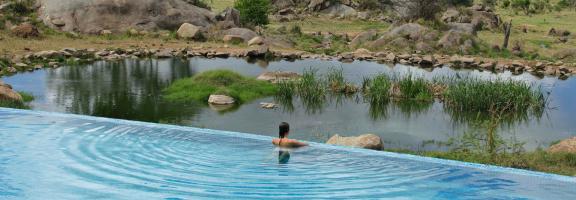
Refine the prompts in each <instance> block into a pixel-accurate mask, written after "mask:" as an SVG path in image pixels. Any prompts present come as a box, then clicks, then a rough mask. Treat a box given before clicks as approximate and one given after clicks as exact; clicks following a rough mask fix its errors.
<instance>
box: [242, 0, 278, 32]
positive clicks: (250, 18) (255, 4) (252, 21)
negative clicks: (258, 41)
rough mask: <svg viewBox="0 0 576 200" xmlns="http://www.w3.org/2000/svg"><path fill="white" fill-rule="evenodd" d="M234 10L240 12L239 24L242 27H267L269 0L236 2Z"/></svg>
mask: <svg viewBox="0 0 576 200" xmlns="http://www.w3.org/2000/svg"><path fill="white" fill-rule="evenodd" d="M234 8H236V9H237V10H238V11H240V23H242V24H243V25H244V26H261V25H267V24H268V23H269V21H268V11H269V10H270V0H237V1H236V2H235V3H234Z"/></svg>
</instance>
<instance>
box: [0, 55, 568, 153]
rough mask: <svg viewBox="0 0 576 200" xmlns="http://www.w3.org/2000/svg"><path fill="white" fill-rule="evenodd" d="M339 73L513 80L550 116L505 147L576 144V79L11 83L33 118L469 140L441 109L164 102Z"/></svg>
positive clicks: (396, 144)
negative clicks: (340, 76) (178, 92)
mask: <svg viewBox="0 0 576 200" xmlns="http://www.w3.org/2000/svg"><path fill="white" fill-rule="evenodd" d="M333 67H337V68H340V67H341V68H342V69H343V73H344V76H345V77H346V78H347V79H348V80H349V81H351V82H354V83H356V84H360V83H361V82H362V80H363V78H364V77H370V76H374V75H376V74H379V73H387V74H395V75H402V74H408V73H410V74H413V75H416V76H424V77H427V78H433V77H437V76H446V75H458V76H473V77H481V78H512V79H515V80H522V81H527V82H530V83H533V84H536V85H539V86H541V87H542V88H543V89H544V91H547V92H550V98H551V101H550V106H549V107H550V108H551V109H547V110H546V112H545V113H544V114H543V115H542V116H539V117H534V116H530V117H528V118H527V119H526V120H523V121H521V122H518V123H513V124H511V125H509V126H505V127H503V128H502V129H501V130H500V132H501V133H502V134H503V137H504V138H508V137H512V136H515V138H517V140H519V141H521V142H526V145H525V148H527V149H534V148H537V147H547V146H548V145H549V144H550V143H552V142H554V141H557V140H560V139H565V138H568V137H570V136H576V123H574V122H575V120H574V116H575V113H576V92H574V91H576V78H569V79H568V80H558V79H557V78H555V77H544V78H539V77H535V76H532V75H530V74H526V73H525V74H522V75H512V74H511V73H509V72H506V73H500V74H493V73H491V72H481V71H477V70H454V69H451V68H436V69H434V70H425V69H421V68H418V67H412V66H403V65H395V66H391V65H386V64H379V63H376V62H367V61H355V62H353V63H341V62H338V61H324V60H298V61H276V62H265V61H255V62H247V61H246V60H243V59H237V58H229V59H207V58H191V59H187V60H184V59H164V60H124V61H120V62H103V61H102V62H97V63H94V64H89V65H81V66H68V67H61V68H57V69H45V70H38V71H34V72H27V73H20V74H17V75H14V76H11V77H4V78H3V80H4V82H6V83H9V84H11V85H12V86H13V87H14V88H15V89H16V90H18V91H26V92H30V93H32V94H33V95H34V96H35V97H36V100H35V101H34V102H32V109H34V110H42V111H53V112H62V113H75V114H82V115H92V116H100V117H108V118H118V119H128V120H138V121H146V122H154V123H170V124H177V125H185V126H193V127H202V128H210V129H218V130H230V131H238V132H246V133H254V134H260V135H267V136H276V135H277V125H278V124H279V123H280V122H282V121H286V122H289V123H290V124H291V127H292V131H291V137H293V138H297V139H302V140H308V141H316V142H324V141H326V140H327V139H328V138H329V137H330V136H331V135H333V134H340V135H359V134H364V133H374V134H378V135H380V136H381V137H382V138H383V140H384V141H385V146H386V147H387V148H405V149H413V150H418V149H422V150H433V149H442V147H439V146H436V145H424V144H429V143H430V142H431V141H447V140H448V139H449V138H451V137H455V136H458V135H460V134H462V133H463V132H466V131H469V130H470V127H469V124H466V123H456V122H455V120H453V118H452V117H451V115H450V114H449V113H448V112H446V111H445V110H444V108H443V105H442V103H440V102H434V103H431V104H430V105H425V106H421V107H416V108H414V107H410V106H403V105H398V104H394V103H393V104H391V105H390V106H388V107H387V108H385V109H384V110H386V112H383V113H385V115H384V116H383V115H382V114H378V113H375V112H374V111H373V109H371V107H370V105H369V104H368V103H365V102H364V101H362V99H361V98H354V97H353V98H344V99H341V100H339V101H336V100H331V101H330V102H328V103H326V105H322V106H321V107H319V108H318V107H315V108H314V109H311V108H310V107H309V106H306V105H303V104H302V103H300V102H299V101H298V100H297V99H296V100H295V101H294V104H293V105H294V107H293V109H287V108H286V107H281V108H279V109H273V110H267V109H262V108H260V103H261V102H274V98H272V97H269V98H263V99H258V100H255V101H253V102H250V103H246V104H243V105H240V106H238V107H236V108H233V109H231V110H228V111H224V112H222V111H216V110H214V109H213V108H210V107H209V106H208V105H206V104H205V103H204V102H197V103H190V104H177V103H169V102H166V101H164V100H163V97H162V90H163V89H165V88H166V87H168V86H169V85H170V83H172V82H173V81H175V80H178V79H182V78H187V77H191V76H193V75H195V74H198V73H201V72H203V71H207V70H213V69H230V70H234V71H237V72H239V73H241V74H243V75H247V76H251V77H256V76H258V75H259V74H261V73H262V72H265V71H278V70H281V71H293V72H298V73H302V72H303V71H304V70H307V69H310V68H313V69H317V70H318V72H319V74H323V73H326V72H327V71H328V70H329V69H330V68H333Z"/></svg>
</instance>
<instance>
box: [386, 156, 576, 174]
mask: <svg viewBox="0 0 576 200" xmlns="http://www.w3.org/2000/svg"><path fill="white" fill-rule="evenodd" d="M386 151H393V152H398V153H408V154H414V155H420V156H426V157H434V158H441V159H447V160H458V161H463V162H471V163H480V164H487V165H496V166H502V167H511V168H517V169H525V170H532V171H540V172H547V173H554V174H560V175H567V176H576V154H571V153H548V152H545V151H542V150H536V151H534V152H522V153H501V154H496V155H490V154H487V153H478V152H466V151H448V152H440V151H430V152H415V151H410V150H389V149H387V150H386Z"/></svg>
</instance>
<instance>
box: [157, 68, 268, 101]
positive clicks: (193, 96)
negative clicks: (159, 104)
mask: <svg viewBox="0 0 576 200" xmlns="http://www.w3.org/2000/svg"><path fill="white" fill-rule="evenodd" d="M276 91H277V89H276V86H274V85H273V84H271V83H269V82H267V81H260V80H256V79H254V78H247V77H243V76H242V75H240V74H238V73H236V72H233V71H229V70H212V71H206V72H203V73H201V74H198V75H196V76H194V77H192V78H187V79H182V80H178V81H176V82H174V83H173V84H172V85H170V87H168V88H167V89H166V90H165V93H166V95H165V98H166V99H168V100H170V101H176V102H190V101H202V102H206V101H207V100H208V97H209V96H210V95H212V94H221V95H227V96H230V97H233V98H235V99H236V100H238V101H239V102H249V101H251V100H254V99H257V98H261V97H265V96H272V95H274V94H276Z"/></svg>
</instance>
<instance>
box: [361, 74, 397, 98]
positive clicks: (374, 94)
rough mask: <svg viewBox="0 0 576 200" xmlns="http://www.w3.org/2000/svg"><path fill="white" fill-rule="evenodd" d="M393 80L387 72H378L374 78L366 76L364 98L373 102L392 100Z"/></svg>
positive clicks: (363, 88)
mask: <svg viewBox="0 0 576 200" xmlns="http://www.w3.org/2000/svg"><path fill="white" fill-rule="evenodd" d="M391 87H392V81H391V80H390V78H389V77H388V76H387V75H386V74H378V75H376V76H375V77H374V78H371V79H370V78H364V81H363V83H362V90H363V92H364V98H366V99H367V100H368V102H370V103H371V104H387V103H388V102H389V101H390V88H391Z"/></svg>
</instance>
